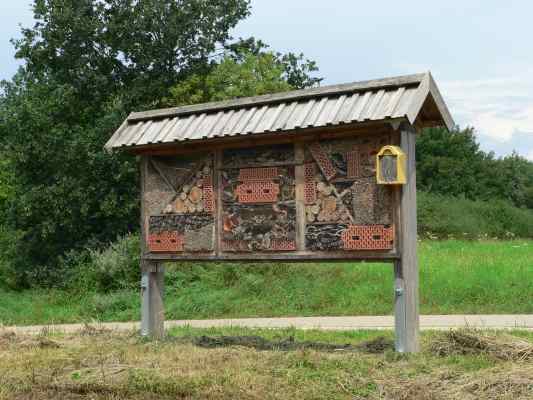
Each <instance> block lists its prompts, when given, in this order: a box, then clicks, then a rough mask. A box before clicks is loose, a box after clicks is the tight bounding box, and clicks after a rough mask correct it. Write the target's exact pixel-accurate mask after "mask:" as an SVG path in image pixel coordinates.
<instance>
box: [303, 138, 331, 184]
mask: <svg viewBox="0 0 533 400" xmlns="http://www.w3.org/2000/svg"><path fill="white" fill-rule="evenodd" d="M309 150H310V151H311V155H312V156H313V158H314V159H315V161H316V163H317V164H318V167H319V168H320V170H321V171H322V173H323V174H324V177H325V178H326V179H327V180H328V181H330V180H332V179H333V178H335V175H337V170H336V169H335V167H334V166H333V164H332V163H331V160H330V159H329V158H328V155H327V154H326V152H325V151H324V149H323V148H322V146H320V143H318V142H314V143H312V144H311V145H310V146H309Z"/></svg>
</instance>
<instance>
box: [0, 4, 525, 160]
mask: <svg viewBox="0 0 533 400" xmlns="http://www.w3.org/2000/svg"><path fill="white" fill-rule="evenodd" d="M532 15H533V1H531V0H506V1H501V0H469V1H464V0H446V1H428V0H424V1H420V0H403V1H393V0H373V1H359V0H328V1H321V0H291V1H289V0H252V15H251V16H250V17H249V18H248V19H246V20H244V21H242V22H241V23H239V25H238V26H237V27H236V28H235V29H234V30H233V31H232V35H233V36H234V37H235V38H238V37H249V36H255V37H256V38H259V39H261V40H263V41H264V42H266V43H268V44H269V45H270V46H271V48H272V50H275V51H280V52H289V51H291V52H295V53H300V52H303V53H304V54H305V56H306V57H308V58H310V59H312V60H315V61H316V62H317V64H318V66H319V68H320V71H319V73H318V75H319V76H321V77H323V78H324V81H323V84H336V83H344V82H353V81H360V80H367V79H375V78H383V77H388V76H395V75H403V74H411V73H419V72H425V71H431V72H432V74H433V76H434V78H435V80H436V82H437V85H438V86H439V89H440V91H441V93H442V95H443V97H444V100H445V101H446V103H447V105H448V107H449V109H450V111H451V114H452V116H453V118H454V120H455V122H456V123H457V124H459V126H461V127H466V126H473V127H474V128H475V129H476V134H477V138H478V140H479V142H480V144H481V147H482V149H483V150H486V151H494V152H495V153H496V155H498V156H504V155H507V154H510V153H511V152H512V151H513V150H516V151H517V152H518V153H519V154H521V155H523V156H525V157H527V158H529V159H531V160H533V40H532V39H533V23H532V21H531V16H532ZM20 24H22V26H25V27H28V26H31V24H32V12H31V6H30V1H29V0H0V55H2V57H1V60H2V62H1V63H0V79H9V78H10V77H11V76H12V75H13V74H14V73H15V71H16V69H17V67H18V64H17V61H16V60H15V59H14V50H13V46H12V45H11V44H10V42H9V39H10V38H13V37H17V36H19V35H20V34H19V32H20Z"/></svg>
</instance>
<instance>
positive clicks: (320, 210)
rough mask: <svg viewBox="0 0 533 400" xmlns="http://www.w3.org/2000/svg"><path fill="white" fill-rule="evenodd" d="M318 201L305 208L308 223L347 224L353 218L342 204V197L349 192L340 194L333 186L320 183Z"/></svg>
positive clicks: (317, 189) (317, 185) (317, 187)
mask: <svg viewBox="0 0 533 400" xmlns="http://www.w3.org/2000/svg"><path fill="white" fill-rule="evenodd" d="M316 191H317V199H316V201H315V203H314V204H311V205H307V206H306V207H305V211H306V218H307V222H308V223H313V222H347V221H350V220H351V218H352V216H351V214H350V211H349V210H348V208H346V206H345V205H344V204H343V202H342V197H343V196H345V195H346V194H348V193H349V192H348V191H346V192H343V193H340V194H339V193H338V192H337V189H336V188H335V186H334V185H333V184H330V183H327V182H318V183H317V184H316Z"/></svg>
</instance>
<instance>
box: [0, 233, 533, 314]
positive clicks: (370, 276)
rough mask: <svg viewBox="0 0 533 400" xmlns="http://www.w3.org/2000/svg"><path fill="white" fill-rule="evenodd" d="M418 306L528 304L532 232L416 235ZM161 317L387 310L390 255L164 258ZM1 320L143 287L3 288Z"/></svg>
mask: <svg viewBox="0 0 533 400" xmlns="http://www.w3.org/2000/svg"><path fill="white" fill-rule="evenodd" d="M419 263H420V310H421V313H422V314H527V313H529V314H531V313H533V241H531V240H509V241H462V240H445V241H438V240H423V241H421V242H419ZM165 285H166V288H165V289H166V290H165V312H166V318H167V319H199V318H229V317H232V318H233V317H258V316H261V317H276V316H312V315H315V316H326V315H332V316H333V315H386V314H391V313H392V293H393V288H392V285H393V271H392V266H391V265H390V264H381V263H324V264H301V263H299V264H280V263H276V264H265V263H257V264H222V263H217V264H213V263H211V264H209V263H184V264H169V265H168V266H167V273H166V282H165ZM0 298H1V299H2V301H1V302H0V323H1V324H4V325H27V324H49V323H67V322H84V321H94V320H98V321H130V320H138V319H139V310H140V299H139V289H138V288H137V287H129V288H124V289H118V290H108V291H102V290H99V291H97V290H94V289H86V290H84V289H83V288H76V289H71V290H60V289H50V290H44V289H31V290H25V291H10V290H7V289H1V291H0Z"/></svg>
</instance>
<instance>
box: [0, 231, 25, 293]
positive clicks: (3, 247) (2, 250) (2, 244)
mask: <svg viewBox="0 0 533 400" xmlns="http://www.w3.org/2000/svg"><path fill="white" fill-rule="evenodd" d="M19 237H20V235H19V234H18V233H17V232H13V231H11V230H8V229H7V228H6V227H5V226H4V225H0V288H1V287H5V288H16V287H18V286H19V283H20V280H21V277H20V276H19V274H18V273H17V270H16V268H15V266H14V264H13V262H12V260H13V255H14V252H15V245H16V242H17V240H18V239H19Z"/></svg>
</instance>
